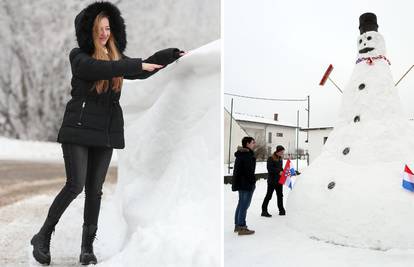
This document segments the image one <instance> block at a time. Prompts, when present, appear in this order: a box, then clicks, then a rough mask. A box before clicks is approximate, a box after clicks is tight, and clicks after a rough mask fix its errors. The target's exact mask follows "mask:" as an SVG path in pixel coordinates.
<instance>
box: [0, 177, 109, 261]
mask: <svg viewBox="0 0 414 267" xmlns="http://www.w3.org/2000/svg"><path fill="white" fill-rule="evenodd" d="M113 191H114V186H113V185H111V184H105V185H104V194H103V202H104V204H103V205H102V211H101V213H102V215H101V219H106V216H108V212H106V210H107V209H108V208H110V206H111V205H110V203H112V202H113V199H112V194H113ZM54 197H55V195H38V196H36V197H32V198H27V199H25V200H22V201H20V202H17V203H15V204H12V205H9V206H5V207H3V208H1V209H0V247H1V248H2V249H1V251H2V253H1V255H0V266H2V267H20V266H22V267H23V266H40V265H39V264H38V263H37V262H35V260H34V259H33V257H32V246H30V244H29V242H30V239H31V237H32V236H33V235H34V234H35V233H36V232H37V231H38V230H39V227H40V225H42V223H43V221H44V219H45V218H46V215H47V211H48V208H49V206H50V204H51V203H52V201H53V199H54ZM83 202H84V195H83V194H82V195H80V196H79V197H78V198H77V199H75V200H74V201H73V202H72V204H71V205H70V206H69V208H68V209H67V210H66V211H65V213H64V214H63V216H62V218H61V219H60V222H59V224H58V225H57V227H56V229H55V233H54V234H53V235H52V242H51V255H52V264H53V266H62V267H66V266H79V263H78V257H79V253H80V244H81V236H82V223H83V221H82V218H83V217H82V216H83ZM102 230H106V229H102ZM111 230H112V231H114V232H116V228H113V229H111ZM97 238H98V239H97V240H96V241H95V247H96V249H95V253H96V254H97V257H98V258H99V259H100V260H104V259H105V258H108V257H109V255H108V252H109V251H108V249H107V247H106V246H105V243H104V242H102V241H101V236H100V234H99V233H98V235H97Z"/></svg>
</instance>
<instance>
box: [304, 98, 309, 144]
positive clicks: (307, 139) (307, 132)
mask: <svg viewBox="0 0 414 267" xmlns="http://www.w3.org/2000/svg"><path fill="white" fill-rule="evenodd" d="M305 110H306V111H307V112H308V130H307V131H306V143H309V125H310V95H308V108H307V109H305Z"/></svg>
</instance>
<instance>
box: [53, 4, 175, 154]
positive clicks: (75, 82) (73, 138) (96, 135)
mask: <svg viewBox="0 0 414 267" xmlns="http://www.w3.org/2000/svg"><path fill="white" fill-rule="evenodd" d="M101 11H106V13H107V14H109V17H110V19H109V23H110V27H111V34H113V35H114V37H115V39H116V45H117V47H118V49H119V51H120V52H121V53H122V59H120V60H117V61H105V60H96V59H94V58H92V57H91V54H92V53H93V51H94V45H93V39H92V26H93V21H94V19H95V17H96V15H97V14H98V13H99V12H101ZM75 29H76V37H77V41H78V45H79V48H74V49H72V51H71V52H70V54H69V60H70V64H71V70H72V81H71V84H72V90H71V96H72V98H71V99H70V100H69V102H68V103H67V104H66V109H65V114H64V116H63V121H62V126H61V128H60V130H59V134H58V137H57V141H58V142H59V143H74V144H81V145H87V146H106V147H112V148H119V149H121V148H124V147H125V142H124V128H123V127H124V120H123V115H122V108H121V106H120V105H119V98H120V96H121V93H115V92H114V91H113V90H112V89H110V88H112V78H113V77H119V76H123V77H124V79H145V78H148V77H149V76H151V75H153V74H155V73H156V72H157V71H153V72H148V71H144V70H143V69H142V62H146V63H155V64H160V65H164V66H166V65H168V64H170V63H172V62H174V61H175V60H176V59H178V58H179V57H180V56H179V53H180V52H181V51H180V50H179V49H177V48H168V49H164V50H161V51H158V52H157V53H155V54H154V55H152V56H151V57H149V58H147V59H146V60H141V59H140V58H129V57H127V56H125V55H124V54H123V52H124V50H125V48H126V31H125V24H124V20H123V19H122V17H121V14H120V12H119V10H118V8H117V7H115V6H114V5H113V4H111V3H108V2H96V3H93V4H91V5H89V6H88V7H87V8H85V9H84V10H82V11H81V12H80V13H79V14H78V15H77V16H76V19H75ZM99 80H108V81H109V88H108V90H107V92H106V93H102V94H98V93H97V92H96V90H95V89H94V86H95V82H96V81H99Z"/></svg>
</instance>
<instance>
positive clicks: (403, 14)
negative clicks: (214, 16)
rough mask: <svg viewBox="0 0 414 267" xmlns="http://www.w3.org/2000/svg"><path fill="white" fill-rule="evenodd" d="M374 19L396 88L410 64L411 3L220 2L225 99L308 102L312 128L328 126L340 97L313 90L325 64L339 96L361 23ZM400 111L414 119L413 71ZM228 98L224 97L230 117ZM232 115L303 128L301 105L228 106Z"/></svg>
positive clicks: (328, 89)
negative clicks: (369, 16)
mask: <svg viewBox="0 0 414 267" xmlns="http://www.w3.org/2000/svg"><path fill="white" fill-rule="evenodd" d="M365 12H373V13H375V14H376V15H377V18H378V25H379V28H378V32H379V33H381V34H382V35H383V36H384V38H385V42H386V48H387V57H388V58H389V59H390V61H391V72H392V74H393V77H394V80H395V81H397V80H398V79H399V78H400V77H401V76H402V75H403V73H404V72H405V71H406V70H408V68H409V67H410V66H412V65H413V64H414V29H413V27H414V16H413V15H412V13H413V12H414V4H412V1H403V0H394V1H382V0H381V1H378V0H377V1H366V0H365V1H364V0H358V1H356V0H352V1H323V0H313V1H279V0H255V1H247V0H224V1H223V17H222V23H223V42H224V43H223V45H224V68H223V69H224V92H226V93H235V94H242V95H250V96H258V97H270V98H306V96H307V95H310V96H311V123H310V126H311V127H320V126H330V125H332V124H333V122H334V121H335V118H336V114H337V111H338V108H339V105H340V99H341V94H340V93H339V92H338V91H337V89H336V88H335V87H334V86H333V85H332V84H330V83H329V82H327V83H326V85H325V86H324V87H320V86H319V85H318V83H319V81H320V79H321V77H322V76H323V73H324V72H325V70H326V68H327V67H328V65H329V64H333V66H334V70H333V72H332V73H331V78H332V79H333V80H334V81H335V82H336V83H337V84H338V85H339V86H340V87H341V88H342V89H344V88H345V86H346V84H347V82H348V80H349V79H350V75H351V73H352V70H353V68H354V65H355V60H356V56H357V48H356V47H357V46H356V42H357V38H358V36H359V30H358V27H359V21H358V20H359V16H360V15H361V14H362V13H365ZM397 88H398V90H399V93H400V98H401V102H402V105H403V107H404V109H405V111H406V113H407V115H408V117H410V118H414V105H413V104H412V103H414V69H413V70H412V72H410V73H409V74H408V75H407V77H406V78H405V79H404V80H403V81H402V82H401V83H400V84H399V85H398V87H397ZM230 99H231V97H229V96H225V97H224V105H225V107H226V108H228V109H229V107H230ZM234 101H235V105H234V111H235V112H239V113H245V114H251V115H259V116H264V117H267V118H272V117H273V113H279V118H280V119H281V120H283V121H288V122H291V123H292V122H293V123H296V110H298V109H299V110H300V112H301V115H300V116H301V126H306V121H307V118H306V112H305V108H306V105H305V104H306V102H302V103H300V102H298V103H294V102H293V103H292V102H287V103H286V102H284V103H283V102H267V101H254V100H245V99H240V98H234Z"/></svg>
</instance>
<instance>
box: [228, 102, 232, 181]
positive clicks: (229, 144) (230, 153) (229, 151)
mask: <svg viewBox="0 0 414 267" xmlns="http://www.w3.org/2000/svg"><path fill="white" fill-rule="evenodd" d="M232 126H233V98H232V99H231V108H230V134H229V163H228V174H230V155H231V130H232Z"/></svg>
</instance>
